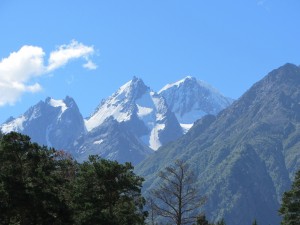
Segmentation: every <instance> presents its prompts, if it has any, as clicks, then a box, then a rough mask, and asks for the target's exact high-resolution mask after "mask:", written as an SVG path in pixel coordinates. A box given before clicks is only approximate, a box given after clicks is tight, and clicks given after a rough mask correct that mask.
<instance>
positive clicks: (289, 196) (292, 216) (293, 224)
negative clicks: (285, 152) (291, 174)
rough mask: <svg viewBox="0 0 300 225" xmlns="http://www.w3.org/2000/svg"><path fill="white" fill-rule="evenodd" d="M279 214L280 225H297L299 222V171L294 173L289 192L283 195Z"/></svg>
mask: <svg viewBox="0 0 300 225" xmlns="http://www.w3.org/2000/svg"><path fill="white" fill-rule="evenodd" d="M279 214H281V215H282V217H283V219H282V222H281V224H282V225H298V224H299V221H300V170H299V171H298V172H297V173H296V176H295V180H294V182H293V184H292V188H291V190H290V191H287V192H285V193H284V194H283V197H282V204H281V208H280V209H279Z"/></svg>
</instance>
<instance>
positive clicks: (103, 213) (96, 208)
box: [73, 156, 146, 225]
mask: <svg viewBox="0 0 300 225" xmlns="http://www.w3.org/2000/svg"><path fill="white" fill-rule="evenodd" d="M142 182H143V179H142V178H140V177H138V176H136V175H135V174H134V173H133V167H132V165H131V164H130V163H125V164H124V165H122V164H119V163H117V162H113V161H109V160H105V159H101V158H99V157H97V156H90V158H89V161H88V162H84V163H83V164H81V165H80V166H79V170H78V175H77V178H76V180H75V184H74V196H73V207H74V210H75V214H74V215H75V221H76V224H86V225H89V224H90V225H92V224H106V225H116V224H123V225H135V224H144V220H145V217H146V212H144V211H143V206H144V204H145V200H144V198H143V197H142V196H141V186H142Z"/></svg>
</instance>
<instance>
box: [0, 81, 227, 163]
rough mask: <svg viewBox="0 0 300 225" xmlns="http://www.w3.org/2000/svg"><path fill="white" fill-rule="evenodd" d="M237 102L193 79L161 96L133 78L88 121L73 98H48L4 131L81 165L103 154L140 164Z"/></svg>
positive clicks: (169, 87) (12, 120)
mask: <svg viewBox="0 0 300 225" xmlns="http://www.w3.org/2000/svg"><path fill="white" fill-rule="evenodd" d="M174 97H175V98H174ZM232 101H233V100H232V99H230V98H226V97H224V96H223V95H222V94H220V93H219V92H218V91H217V90H216V89H214V88H212V87H211V86H209V85H208V84H205V83H204V82H202V81H198V80H196V79H195V78H193V77H186V78H184V79H182V80H180V81H178V82H175V83H173V84H168V85H166V86H165V87H164V88H163V89H162V90H160V91H159V92H154V91H152V90H151V89H150V87H148V86H146V85H145V84H144V82H143V81H142V80H141V79H140V78H137V77H133V79H132V80H130V81H129V82H127V83H126V84H124V85H123V86H122V87H120V88H119V89H118V90H117V91H116V92H115V93H114V94H112V95H111V96H110V97H108V98H107V99H104V100H102V102H101V103H100V104H99V106H98V107H97V108H96V109H95V111H94V112H93V113H92V114H91V116H90V117H88V118H85V119H84V118H83V117H82V115H81V113H80V110H79V108H78V106H77V104H76V102H75V100H74V99H72V98H71V97H66V98H65V99H63V100H55V99H52V98H50V97H49V98H47V99H46V100H45V101H40V102H39V103H37V104H36V105H34V106H32V107H30V108H29V109H28V110H27V111H26V112H25V113H24V114H22V115H20V116H19V117H18V118H9V119H8V120H7V121H6V122H5V123H3V124H2V125H1V126H0V130H1V131H2V132H3V133H8V132H10V131H17V132H20V133H23V134H27V135H29V136H30V137H31V139H32V141H35V142H37V143H39V144H41V145H47V146H49V147H54V148H56V149H63V150H65V151H67V152H69V153H70V154H71V155H73V156H74V157H75V158H76V159H77V160H78V161H83V160H86V159H87V158H88V156H89V155H91V154H99V155H100V156H102V157H104V158H107V159H110V160H117V161H119V162H121V163H123V162H126V161H129V162H132V163H133V164H137V163H139V162H140V161H142V160H143V159H144V158H145V157H146V156H148V155H149V154H151V153H153V152H154V151H156V150H157V149H158V148H159V147H161V146H162V145H164V144H167V143H169V142H171V141H174V140H176V139H177V138H179V137H181V136H182V135H183V134H184V133H186V132H187V131H188V130H189V129H190V127H191V126H192V125H193V122H194V121H195V120H197V119H199V118H200V117H202V116H203V115H206V114H211V113H213V114H216V113H218V112H219V111H220V110H222V109H224V108H225V107H227V106H228V105H230V104H231V103H232Z"/></svg>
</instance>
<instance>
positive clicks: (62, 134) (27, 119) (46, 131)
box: [0, 96, 85, 153]
mask: <svg viewBox="0 0 300 225" xmlns="http://www.w3.org/2000/svg"><path fill="white" fill-rule="evenodd" d="M0 130H1V131H2V132H3V133H8V132H10V131H16V132H20V133H23V134H26V135H28V136H30V137H31V139H32V141H34V142H37V143H39V144H41V145H47V146H49V147H55V148H57V149H64V150H67V151H69V152H71V153H72V152H73V151H74V143H75V140H76V139H77V138H78V137H79V136H80V135H82V134H83V133H84V132H85V126H84V121H83V118H82V115H81V114H80V112H79V109H78V107H77V104H76V103H75V101H74V100H73V99H72V98H70V97H68V96H67V97H66V98H65V99H64V100H55V99H52V98H47V99H46V100H45V101H40V102H39V103H38V104H36V105H35V106H32V107H31V108H29V109H28V110H27V111H26V112H25V113H24V114H23V115H21V116H19V117H18V118H10V120H8V121H6V122H5V123H4V124H2V125H1V126H0Z"/></svg>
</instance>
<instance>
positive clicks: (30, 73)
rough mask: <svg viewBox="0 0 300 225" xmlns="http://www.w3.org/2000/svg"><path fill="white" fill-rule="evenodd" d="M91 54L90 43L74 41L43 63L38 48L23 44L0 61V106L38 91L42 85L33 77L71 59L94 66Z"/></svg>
mask: <svg viewBox="0 0 300 225" xmlns="http://www.w3.org/2000/svg"><path fill="white" fill-rule="evenodd" d="M94 53H95V49H94V47H93V46H86V45H84V44H82V43H79V42H77V41H76V40H73V41H71V43H70V44H67V45H66V44H64V45H61V46H58V47H57V49H56V50H54V51H52V52H50V56H49V59H48V60H47V61H48V64H47V65H45V55H46V54H45V52H44V50H43V49H42V48H41V47H38V46H30V45H24V46H22V47H21V48H20V49H19V50H18V51H17V52H12V53H10V55H9V56H8V57H7V58H4V59H2V60H1V61H0V106H3V105H7V104H10V105H12V104H14V103H15V102H16V101H17V100H19V99H20V97H21V96H22V95H23V94H24V93H26V92H31V93H34V92H38V91H40V90H41V89H42V87H41V85H40V84H39V83H37V82H35V81H34V80H35V78H36V77H40V76H43V75H46V74H48V73H50V72H52V73H53V72H54V71H55V70H57V69H59V68H61V67H63V66H65V65H66V64H68V63H69V62H70V61H71V60H75V59H83V60H84V61H85V63H84V64H83V65H82V66H83V67H84V68H86V69H89V70H92V69H96V68H97V65H96V64H94V62H92V60H91V57H92V55H93V54H94Z"/></svg>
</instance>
